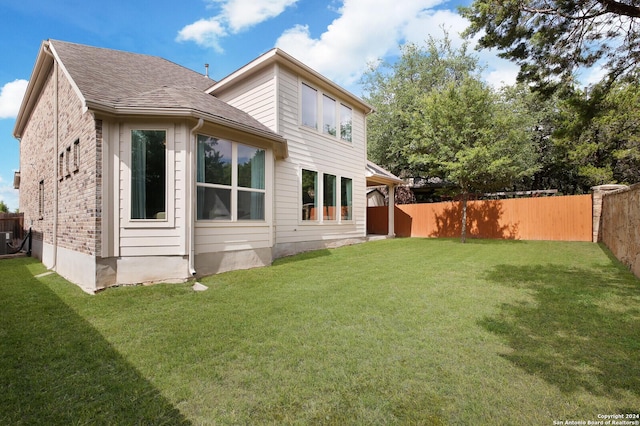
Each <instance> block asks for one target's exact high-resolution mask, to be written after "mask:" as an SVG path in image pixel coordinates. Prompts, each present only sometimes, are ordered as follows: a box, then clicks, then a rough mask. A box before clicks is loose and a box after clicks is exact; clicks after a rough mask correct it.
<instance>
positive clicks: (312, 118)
mask: <svg viewBox="0 0 640 426" xmlns="http://www.w3.org/2000/svg"><path fill="white" fill-rule="evenodd" d="M302 124H303V125H304V126H308V127H313V128H314V129H317V128H318V91H317V90H316V89H314V88H312V87H310V86H307V85H306V84H304V83H303V84H302Z"/></svg>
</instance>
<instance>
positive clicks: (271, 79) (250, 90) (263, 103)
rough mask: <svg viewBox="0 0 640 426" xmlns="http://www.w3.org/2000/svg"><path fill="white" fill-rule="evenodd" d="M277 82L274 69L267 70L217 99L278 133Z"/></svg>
mask: <svg viewBox="0 0 640 426" xmlns="http://www.w3.org/2000/svg"><path fill="white" fill-rule="evenodd" d="M275 92H276V82H275V76H274V70H273V68H267V69H265V70H263V71H261V72H260V73H258V74H257V75H255V76H253V77H252V78H251V79H247V80H246V81H244V82H243V83H241V84H238V85H236V86H234V87H233V88H232V89H229V90H225V91H222V92H220V93H216V97H217V98H218V99H220V100H223V101H225V102H226V103H228V104H229V105H231V106H233V107H236V108H238V109H239V110H242V111H244V112H246V113H248V114H249V115H251V116H252V117H253V118H255V119H256V120H258V121H259V122H260V123H262V124H264V125H265V126H267V127H268V128H269V129H271V130H273V131H277V127H276V126H277V111H276V95H275Z"/></svg>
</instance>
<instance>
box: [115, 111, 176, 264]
mask: <svg viewBox="0 0 640 426" xmlns="http://www.w3.org/2000/svg"><path fill="white" fill-rule="evenodd" d="M132 129H162V130H166V131H167V187H166V196H167V199H166V203H167V213H166V220H163V221H159V220H150V221H138V220H131V219H130V215H131V213H130V212H131V205H130V203H131V186H130V185H131V172H130V162H131V145H130V144H131V130H132ZM187 138H188V129H187V128H186V125H184V124H182V123H173V122H154V121H151V122H131V123H127V124H125V125H122V126H120V129H119V138H118V139H117V140H118V142H119V145H120V147H119V157H120V161H119V165H120V168H119V173H120V179H119V180H118V183H119V188H117V190H116V191H117V193H118V194H119V197H118V204H119V222H120V227H119V233H118V234H117V237H118V241H119V255H120V256H122V257H127V256H160V255H162V256H172V255H184V254H186V252H187V248H186V247H185V237H184V235H185V232H186V228H185V226H184V225H185V223H184V216H185V215H184V194H185V193H186V192H187V191H188V188H185V182H187V180H186V167H185V166H186V153H185V148H186V140H187Z"/></svg>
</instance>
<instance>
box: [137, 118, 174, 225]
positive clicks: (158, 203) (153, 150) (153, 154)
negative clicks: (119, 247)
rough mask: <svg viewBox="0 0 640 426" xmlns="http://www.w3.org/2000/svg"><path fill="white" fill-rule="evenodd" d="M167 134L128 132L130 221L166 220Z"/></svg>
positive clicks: (163, 132)
mask: <svg viewBox="0 0 640 426" xmlns="http://www.w3.org/2000/svg"><path fill="white" fill-rule="evenodd" d="M166 141H167V132H166V131H165V130H132V131H131V219H146V220H150V219H156V220H157V219H165V218H166V211H167V206H166V197H167V195H166V194H167V190H166V185H167V149H166V144H167V142H166Z"/></svg>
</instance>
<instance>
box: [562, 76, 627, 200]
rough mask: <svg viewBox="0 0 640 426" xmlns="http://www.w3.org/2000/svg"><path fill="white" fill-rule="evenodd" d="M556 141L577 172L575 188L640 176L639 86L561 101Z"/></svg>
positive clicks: (620, 85) (599, 89)
mask: <svg viewBox="0 0 640 426" xmlns="http://www.w3.org/2000/svg"><path fill="white" fill-rule="evenodd" d="M559 106H560V108H559V113H558V120H559V123H558V129H557V131H556V132H555V135H554V142H555V144H556V146H558V147H564V149H565V152H566V162H567V163H569V164H571V166H573V168H574V169H575V170H576V171H577V179H576V181H577V182H576V188H577V191H576V192H587V191H589V189H590V187H591V186H594V185H600V184H604V183H627V184H628V183H635V182H637V181H638V179H639V176H640V136H639V135H640V90H639V89H638V84H637V83H627V82H624V83H618V84H615V85H613V86H611V87H610V88H607V89H606V90H604V89H602V87H600V86H596V87H594V88H592V89H591V90H590V91H577V92H576V93H575V94H574V95H573V97H569V98H567V99H565V100H564V101H563V102H561V103H560V105H559Z"/></svg>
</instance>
